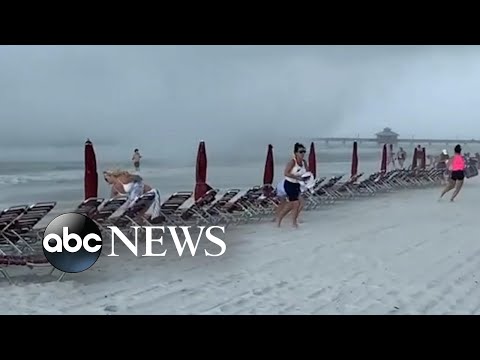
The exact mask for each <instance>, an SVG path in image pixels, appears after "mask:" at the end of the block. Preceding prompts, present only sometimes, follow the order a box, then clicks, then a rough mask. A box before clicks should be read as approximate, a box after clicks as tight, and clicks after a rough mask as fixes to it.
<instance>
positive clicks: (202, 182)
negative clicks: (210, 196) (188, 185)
mask: <svg viewBox="0 0 480 360" xmlns="http://www.w3.org/2000/svg"><path fill="white" fill-rule="evenodd" d="M195 178H196V179H195V180H196V184H195V201H197V200H198V199H200V198H201V197H202V196H204V195H205V194H206V193H207V191H209V190H210V189H211V187H210V186H208V185H207V152H206V150H205V142H204V141H201V142H200V145H199V146H198V153H197V165H196V171H195Z"/></svg>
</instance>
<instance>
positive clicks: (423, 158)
mask: <svg viewBox="0 0 480 360" xmlns="http://www.w3.org/2000/svg"><path fill="white" fill-rule="evenodd" d="M422 151H423V153H422V169H425V168H426V167H427V151H426V150H425V148H422Z"/></svg>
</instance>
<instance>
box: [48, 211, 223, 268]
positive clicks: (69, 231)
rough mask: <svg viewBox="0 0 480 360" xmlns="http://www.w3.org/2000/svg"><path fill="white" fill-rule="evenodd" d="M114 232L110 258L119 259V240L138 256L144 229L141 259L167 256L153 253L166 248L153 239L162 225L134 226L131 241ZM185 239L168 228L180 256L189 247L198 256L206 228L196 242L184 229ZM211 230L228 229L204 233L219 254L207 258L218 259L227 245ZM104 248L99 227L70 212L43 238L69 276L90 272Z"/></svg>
mask: <svg viewBox="0 0 480 360" xmlns="http://www.w3.org/2000/svg"><path fill="white" fill-rule="evenodd" d="M109 228H110V229H111V231H112V233H111V234H112V239H111V240H112V249H111V250H112V252H111V254H110V255H108V256H114V257H117V256H118V255H117V254H115V238H118V239H119V240H120V241H121V242H123V243H124V245H125V246H126V247H127V248H128V249H129V250H130V251H131V252H132V253H133V254H134V255H135V256H138V247H139V242H138V240H139V236H138V235H139V230H140V229H144V230H145V248H146V252H145V254H144V255H142V256H148V257H157V256H165V255H166V252H167V251H166V250H165V251H164V252H163V253H161V254H154V253H153V247H152V245H153V243H154V242H159V243H160V244H162V245H163V237H160V238H157V239H155V238H154V237H153V230H155V229H158V230H162V231H165V228H164V227H162V226H150V227H143V228H141V227H138V226H137V227H132V228H133V229H135V237H134V239H133V240H131V239H129V238H128V237H127V236H126V235H125V234H124V233H123V232H122V231H121V230H120V229H119V228H117V227H109ZM180 228H181V229H182V232H183V235H184V237H185V240H184V241H183V242H182V241H181V240H180V237H179V236H178V234H177V231H176V230H177V227H176V226H168V230H169V231H170V235H171V237H172V239H173V242H174V244H175V248H176V250H177V252H178V255H179V256H182V255H183V252H184V250H185V248H186V247H187V245H188V247H189V250H190V253H191V255H192V256H195V253H196V251H197V248H198V245H199V242H200V239H201V237H202V234H203V232H204V230H205V227H203V226H200V227H199V229H200V233H199V235H198V237H197V241H196V243H194V241H193V240H192V237H191V234H190V227H187V226H182V227H180ZM212 229H219V230H222V232H223V233H225V228H224V227H220V226H211V227H209V228H207V230H206V231H205V237H206V238H207V240H209V241H210V242H211V243H213V244H215V245H217V246H218V247H219V248H220V251H219V252H218V253H216V254H212V253H209V252H208V251H207V250H206V249H205V250H204V252H205V256H213V257H218V256H221V255H223V254H224V253H225V251H226V245H225V242H224V241H223V240H222V239H220V238H218V237H216V236H214V235H213V234H212ZM102 249H103V238H102V233H101V231H100V229H99V227H98V225H97V224H96V223H95V222H94V221H93V220H92V219H90V218H89V217H87V216H85V215H82V214H76V213H69V214H63V215H60V216H58V217H57V218H55V219H54V220H53V221H52V222H50V224H48V226H47V228H46V229H45V233H44V238H43V252H44V254H45V257H46V258H47V260H48V261H49V263H50V264H51V265H52V266H53V267H55V268H56V269H58V270H60V271H63V272H66V273H79V272H82V271H85V270H88V269H89V268H90V267H92V266H93V265H94V264H95V263H96V262H97V260H98V259H99V258H100V255H101V253H102Z"/></svg>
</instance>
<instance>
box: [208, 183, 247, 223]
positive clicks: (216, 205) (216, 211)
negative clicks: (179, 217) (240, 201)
mask: <svg viewBox="0 0 480 360" xmlns="http://www.w3.org/2000/svg"><path fill="white" fill-rule="evenodd" d="M241 192H242V191H241V190H240V189H229V190H227V191H226V192H225V193H224V194H223V195H222V197H221V198H220V199H218V200H217V201H214V202H213V203H212V204H211V206H207V208H206V209H205V212H206V216H208V218H209V221H212V222H213V224H215V225H218V224H220V223H221V224H228V223H229V222H230V221H231V215H230V214H229V213H228V212H227V211H226V210H225V209H226V208H227V207H228V206H229V204H230V202H231V201H232V200H233V199H235V197H237V196H238V195H239V194H240V193H241Z"/></svg>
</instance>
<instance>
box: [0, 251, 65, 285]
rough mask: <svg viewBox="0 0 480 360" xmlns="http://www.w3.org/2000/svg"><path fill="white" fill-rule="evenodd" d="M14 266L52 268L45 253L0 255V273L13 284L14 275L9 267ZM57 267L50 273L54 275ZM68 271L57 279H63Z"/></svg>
mask: <svg viewBox="0 0 480 360" xmlns="http://www.w3.org/2000/svg"><path fill="white" fill-rule="evenodd" d="M12 267H28V268H29V269H38V268H41V269H45V268H52V266H51V265H50V263H49V262H48V260H47V259H46V258H45V256H44V255H43V253H38V254H29V255H0V274H2V275H3V276H4V277H5V278H6V279H7V281H8V282H9V283H10V284H13V283H14V282H13V279H12V276H11V275H10V273H9V271H8V270H7V269H8V268H12ZM55 270H56V269H55V268H52V269H51V270H50V273H49V275H53V273H54V271H55ZM65 275H66V273H64V272H61V273H60V275H59V276H58V277H57V279H56V280H57V281H62V280H63V278H64V277H65Z"/></svg>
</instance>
